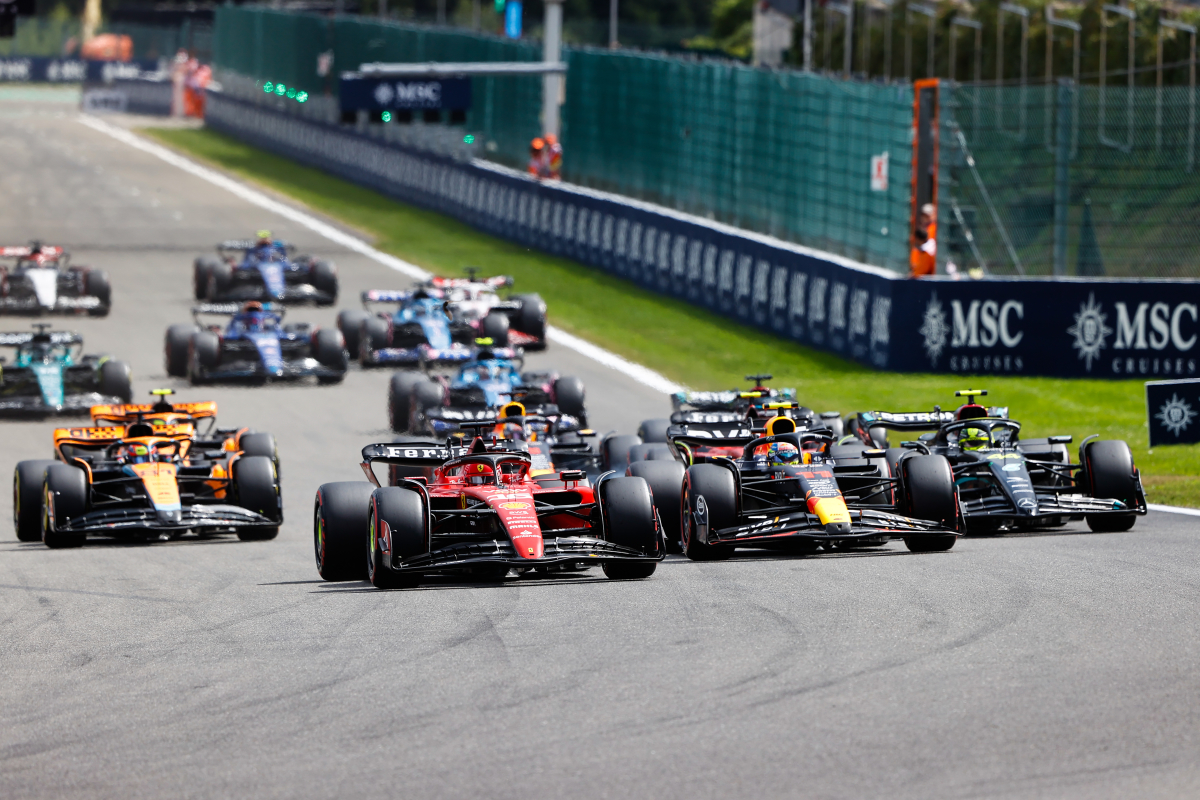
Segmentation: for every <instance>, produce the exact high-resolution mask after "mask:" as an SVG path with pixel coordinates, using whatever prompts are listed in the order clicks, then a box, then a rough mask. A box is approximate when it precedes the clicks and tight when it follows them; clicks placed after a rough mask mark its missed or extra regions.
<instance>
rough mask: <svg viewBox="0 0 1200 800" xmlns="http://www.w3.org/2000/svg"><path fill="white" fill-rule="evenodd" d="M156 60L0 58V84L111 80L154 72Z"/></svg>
mask: <svg viewBox="0 0 1200 800" xmlns="http://www.w3.org/2000/svg"><path fill="white" fill-rule="evenodd" d="M158 67H159V64H158V62H157V61H151V60H141V61H92V60H83V59H78V58H49V57H44V56H29V57H26V56H4V57H0V83H5V82H15V83H83V82H85V81H86V82H88V83H111V82H112V81H115V80H132V79H135V78H142V77H145V76H146V75H149V74H151V73H155V72H158Z"/></svg>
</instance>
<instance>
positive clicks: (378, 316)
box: [338, 288, 508, 367]
mask: <svg viewBox="0 0 1200 800" xmlns="http://www.w3.org/2000/svg"><path fill="white" fill-rule="evenodd" d="M440 295H441V293H440V292H437V291H434V292H430V291H427V290H426V289H423V288H420V289H416V290H414V291H411V292H389V291H383V290H378V289H372V290H369V291H365V292H363V293H362V302H363V307H364V308H366V309H368V311H351V310H347V311H342V312H340V313H339V314H338V330H340V331H341V332H342V336H343V337H344V338H345V340H346V349H348V350H349V351H350V352H351V353H354V354H355V355H356V356H357V358H358V360H359V363H361V364H362V365H363V366H364V367H372V366H400V367H415V366H420V365H423V364H447V363H448V364H454V363H462V362H464V361H469V360H470V359H471V358H473V357H474V355H475V350H474V347H473V346H472V345H473V344H474V342H475V340H476V338H478V337H479V333H478V331H477V329H476V328H475V327H472V326H471V325H469V324H467V323H466V322H464V321H462V320H460V319H457V318H456V317H455V316H454V314H453V313H452V312H451V310H450V309H449V308H448V307H447V304H446V302H445V301H444V300H443V299H442V298H441V296H440ZM382 304H395V305H396V309H395V311H393V312H392V313H391V314H385V313H382V312H377V313H371V312H370V311H369V309H371V308H372V307H373V306H375V305H382ZM497 321H499V322H500V323H502V324H500V325H497V324H495V323H497ZM484 322H485V323H487V324H484V325H483V326H482V328H483V329H484V330H485V331H491V332H492V333H495V334H496V335H497V336H507V334H508V327H507V322H508V320H507V318H505V317H503V316H501V315H495V317H494V318H493V317H489V318H488V319H486V320H485V321H484ZM489 341H490V340H489Z"/></svg>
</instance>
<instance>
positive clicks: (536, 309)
mask: <svg viewBox="0 0 1200 800" xmlns="http://www.w3.org/2000/svg"><path fill="white" fill-rule="evenodd" d="M513 299H514V300H516V301H517V302H519V303H520V304H521V308H520V309H519V310H518V312H517V315H516V319H515V320H513V322H514V324H513V327H514V328H516V329H517V330H519V331H520V332H521V333H527V334H529V335H530V336H533V337H536V338H537V340H538V342H540V343H541V344H537V345H533V346H531V347H526V349H527V350H537V349H540V348H544V347H545V344H544V343H545V341H546V301H545V300H543V299H542V298H541V296H540V295H536V294H518V295H516V296H515V297H513Z"/></svg>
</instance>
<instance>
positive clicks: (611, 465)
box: [600, 435, 642, 473]
mask: <svg viewBox="0 0 1200 800" xmlns="http://www.w3.org/2000/svg"><path fill="white" fill-rule="evenodd" d="M641 443H642V440H641V439H639V438H638V437H637V436H628V435H626V436H610V437H608V438H607V439H605V440H604V441H602V442H601V443H600V457H601V462H602V463H601V466H603V467H604V469H605V470H610V469H613V470H616V471H617V472H620V473H624V472H625V470H626V469H627V468H628V467H629V451H630V449H631V448H633V447H634V446H636V445H639V444H641Z"/></svg>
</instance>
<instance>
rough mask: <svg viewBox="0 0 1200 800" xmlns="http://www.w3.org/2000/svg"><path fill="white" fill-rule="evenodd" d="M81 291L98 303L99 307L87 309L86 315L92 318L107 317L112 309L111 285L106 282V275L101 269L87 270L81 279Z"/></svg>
mask: <svg viewBox="0 0 1200 800" xmlns="http://www.w3.org/2000/svg"><path fill="white" fill-rule="evenodd" d="M83 291H84V292H85V293H86V294H87V295H89V296H90V297H95V298H96V299H98V300H99V301H100V305H98V306H96V307H95V308H90V309H88V314H90V315H91V316H93V317H106V316H108V311H109V309H110V308H112V284H110V283H109V282H108V273H107V272H105V271H104V270H102V269H89V270H88V271H87V275H86V276H85V277H84V279H83Z"/></svg>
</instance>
